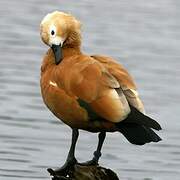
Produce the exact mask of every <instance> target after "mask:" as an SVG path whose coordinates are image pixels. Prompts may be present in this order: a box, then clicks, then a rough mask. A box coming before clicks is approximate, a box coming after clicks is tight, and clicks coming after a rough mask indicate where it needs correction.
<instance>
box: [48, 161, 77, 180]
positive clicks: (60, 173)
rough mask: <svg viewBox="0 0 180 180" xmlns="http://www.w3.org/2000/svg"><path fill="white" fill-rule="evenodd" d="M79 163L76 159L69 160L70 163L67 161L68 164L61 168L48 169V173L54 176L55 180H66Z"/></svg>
mask: <svg viewBox="0 0 180 180" xmlns="http://www.w3.org/2000/svg"><path fill="white" fill-rule="evenodd" d="M76 163H77V160H76V159H75V158H73V159H69V160H68V161H66V163H65V164H64V165H63V166H62V167H60V168H57V169H55V170H53V169H51V168H48V169H47V171H48V172H49V174H50V176H52V177H53V178H52V179H53V180H55V179H58V178H61V179H62V178H63V177H64V178H65V177H66V176H67V174H68V172H69V170H71V169H72V168H74V165H75V164H76Z"/></svg>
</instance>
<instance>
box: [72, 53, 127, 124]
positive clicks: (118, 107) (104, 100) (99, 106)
mask: <svg viewBox="0 0 180 180" xmlns="http://www.w3.org/2000/svg"><path fill="white" fill-rule="evenodd" d="M70 74H71V76H69V79H70V86H69V87H70V91H71V92H72V93H73V94H75V95H76V96H77V97H78V98H79V99H80V100H82V101H84V102H86V103H88V104H89V106H90V107H91V108H92V109H93V111H95V112H96V113H97V114H98V115H99V116H101V117H103V118H105V119H106V120H108V121H112V122H119V121H121V120H123V119H125V117H127V115H128V113H129V112H130V108H129V105H128V102H127V99H126V98H125V95H124V94H123V92H122V89H121V88H120V84H119V82H118V81H117V79H116V77H114V75H112V73H110V72H109V71H108V69H107V68H106V67H105V66H104V65H103V64H102V63H100V62H99V61H97V60H95V59H94V58H92V57H89V56H88V57H81V59H80V60H79V61H78V63H75V64H74V65H73V66H72V67H71V73H70Z"/></svg>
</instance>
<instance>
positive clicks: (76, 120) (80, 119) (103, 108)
mask: <svg viewBox="0 0 180 180" xmlns="http://www.w3.org/2000/svg"><path fill="white" fill-rule="evenodd" d="M80 27H81V24H80V22H79V21H78V20H77V19H76V18H75V17H73V16H72V15H70V14H66V13H63V12H59V11H55V12H52V13H50V14H48V15H46V16H45V17H44V19H43V20H42V22H41V25H40V35H41V38H42V41H43V42H44V43H45V44H47V45H48V46H49V47H50V48H49V50H48V51H47V53H46V55H45V57H44V60H43V63H42V67H41V82H40V83H41V92H42V97H43V100H44V103H45V104H46V105H47V107H48V108H49V109H50V110H51V112H52V113H53V114H54V115H55V116H56V117H57V118H59V119H60V120H62V121H63V122H64V123H65V124H67V125H68V126H70V127H71V128H72V143H71V147H70V150H69V154H68V157H67V160H66V162H65V164H64V165H63V166H62V167H61V168H59V169H56V170H52V169H49V172H50V173H51V174H66V172H67V170H68V168H70V167H72V166H73V165H74V164H75V163H77V160H76V158H75V155H74V153H75V146H76V142H77V139H78V135H79V131H78V129H83V130H86V131H89V132H99V142H98V146H97V149H96V151H95V152H94V157H93V159H92V160H90V161H88V162H86V163H81V164H82V165H93V164H98V160H99V158H100V156H101V148H102V145H103V142H104V139H105V136H106V132H115V131H119V132H121V133H122V134H123V135H124V136H125V137H126V139H127V140H128V141H129V142H130V143H132V144H136V145H143V144H145V143H149V142H158V141H160V140H161V138H160V137H159V136H158V135H157V134H156V133H155V132H154V131H153V130H152V129H155V130H160V129H161V126H160V125H159V124H158V123H157V122H156V121H155V120H153V119H151V118H150V117H148V116H147V115H145V110H144V106H143V103H142V101H141V99H140V97H139V95H138V92H137V88H136V85H135V83H134V81H133V78H132V77H131V76H130V74H129V73H128V72H127V70H126V69H125V68H124V67H123V66H122V65H121V64H119V63H118V62H116V61H115V60H114V59H113V58H111V57H107V56H104V55H92V56H89V55H86V54H84V53H82V51H81V28H80Z"/></svg>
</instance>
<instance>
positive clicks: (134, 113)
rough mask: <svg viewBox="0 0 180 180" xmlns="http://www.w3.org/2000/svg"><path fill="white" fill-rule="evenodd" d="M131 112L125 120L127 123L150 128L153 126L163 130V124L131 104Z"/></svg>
mask: <svg viewBox="0 0 180 180" xmlns="http://www.w3.org/2000/svg"><path fill="white" fill-rule="evenodd" d="M130 108H131V113H130V114H129V115H128V117H127V118H126V119H125V120H124V121H123V122H126V123H135V124H139V125H144V126H146V127H149V128H153V129H156V130H161V129H162V128H161V126H160V124H159V123H158V122H156V121H155V120H154V119H152V118H150V117H148V116H146V115H144V114H143V113H141V112H140V111H138V110H137V109H136V108H135V107H133V106H131V105H130Z"/></svg>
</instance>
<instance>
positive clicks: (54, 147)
mask: <svg viewBox="0 0 180 180" xmlns="http://www.w3.org/2000/svg"><path fill="white" fill-rule="evenodd" d="M57 9H58V10H61V11H66V12H71V13H72V14H74V15H75V16H76V17H77V18H79V19H80V20H81V21H82V23H83V50H84V51H85V52H87V53H89V54H98V53H100V54H107V55H110V56H112V57H114V58H116V59H118V60H119V61H120V62H121V63H122V64H123V65H124V66H125V67H126V68H128V70H129V71H130V72H131V74H132V75H133V76H134V77H135V79H136V82H137V84H138V87H139V92H140V94H141V97H142V99H143V101H144V103H145V106H146V110H147V113H148V114H150V115H151V116H152V117H153V118H155V119H157V120H158V121H159V122H160V123H161V125H162V127H163V131H162V132H160V133H159V134H160V136H161V137H162V138H163V141H162V142H160V143H158V144H148V145H146V146H143V147H137V146H134V145H131V144H129V143H128V142H127V141H126V140H125V139H124V138H123V136H122V135H120V134H119V133H114V134H109V135H108V137H107V139H106V142H105V145H104V148H103V156H102V159H101V161H100V163H101V165H103V166H106V167H110V168H112V169H113V170H114V171H115V172H117V173H118V174H119V177H120V179H121V180H169V179H173V180H179V179H180V141H179V139H180V133H179V132H180V120H179V118H180V110H179V102H180V83H179V82H180V50H179V47H180V31H179V29H180V21H179V18H180V13H179V12H180V11H179V9H180V2H179V1H178V0H159V1H157V0H152V1H146V0H134V1H130V0H126V1H125V0H119V1H103V0H99V1H95V0H92V1H87V0H79V1H73V0H68V1H65V0H64V1H60V0H59V1H58V0H54V1H48V0H28V1H18V0H13V1H5V0H1V1H0V107H1V108H0V180H12V179H13V180H21V179H22V180H29V179H36V180H41V179H43V180H45V179H49V176H48V174H47V172H46V168H47V167H57V166H58V165H59V166H60V165H62V164H63V162H64V161H65V158H66V154H67V151H68V148H69V145H70V139H71V131H70V129H69V128H68V127H67V126H65V125H64V124H62V123H61V122H60V121H57V119H56V118H55V117H54V116H53V115H52V114H51V113H50V112H49V111H48V110H47V108H46V107H45V105H44V104H43V102H42V99H41V95H40V88H39V73H40V72H39V69H40V64H41V61H42V57H43V54H44V53H45V51H46V50H47V47H46V46H45V45H43V43H42V42H41V41H40V38H39V23H40V21H41V19H42V18H43V17H44V16H45V15H46V14H47V13H48V12H51V11H53V10H57ZM96 143H97V141H96V134H90V133H87V132H83V131H82V132H81V137H80V139H79V143H78V147H77V153H76V154H77V158H78V159H79V160H80V161H85V160H87V159H90V158H91V157H92V152H93V150H94V149H95V146H96Z"/></svg>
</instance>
